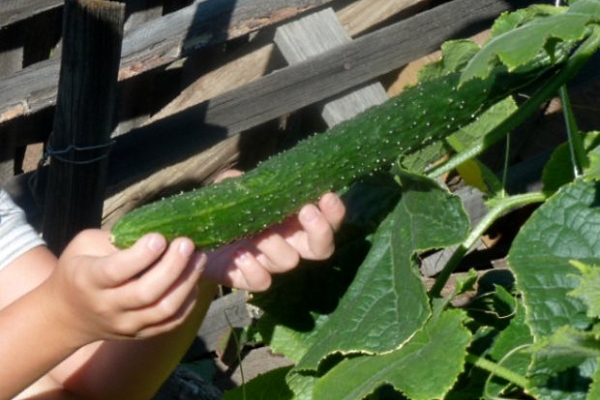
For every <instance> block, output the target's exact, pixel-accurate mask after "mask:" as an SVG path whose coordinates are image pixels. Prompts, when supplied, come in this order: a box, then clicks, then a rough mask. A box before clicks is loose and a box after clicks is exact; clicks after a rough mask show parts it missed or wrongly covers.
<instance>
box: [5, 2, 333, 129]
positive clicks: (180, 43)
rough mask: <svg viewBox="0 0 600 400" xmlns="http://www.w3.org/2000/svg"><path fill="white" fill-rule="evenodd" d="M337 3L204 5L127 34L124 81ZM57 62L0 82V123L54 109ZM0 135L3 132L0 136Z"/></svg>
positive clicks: (38, 65) (214, 3) (142, 26)
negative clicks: (203, 48) (298, 15)
mask: <svg viewBox="0 0 600 400" xmlns="http://www.w3.org/2000/svg"><path fill="white" fill-rule="evenodd" d="M332 1H333V0H268V1H265V0H262V1H257V0H204V1H200V2H196V3H194V4H193V5H191V6H188V7H185V8H183V9H181V10H178V11H176V12H173V13H170V14H167V15H165V16H163V17H161V18H158V19H155V20H152V21H149V22H147V23H144V24H140V25H138V26H136V27H135V28H134V29H132V30H130V31H128V32H126V34H125V37H124V39H123V46H122V53H121V68H120V71H119V76H120V78H121V79H125V78H129V77H132V76H135V75H138V74H140V73H142V72H144V71H147V70H150V69H152V68H156V67H160V66H163V65H167V64H169V63H171V62H173V61H175V60H177V59H179V58H181V57H183V56H185V55H186V54H188V53H189V52H190V51H193V50H194V49H197V48H199V47H202V46H208V45H213V44H218V43H222V42H224V41H225V40H228V39H232V38H236V37H240V36H242V35H245V34H247V33H250V32H253V31H256V30H259V29H261V28H264V27H266V26H268V25H271V24H274V23H277V22H281V21H283V20H285V19H287V18H292V17H293V16H295V15H296V14H298V13H300V12H303V11H305V10H308V9H310V8H314V7H318V6H321V5H323V4H326V3H330V2H332ZM59 62H60V60H58V59H51V60H48V61H44V62H40V63H36V64H34V65H31V66H29V67H27V68H24V69H23V70H21V71H18V72H16V73H14V74H11V75H8V76H6V77H3V78H1V79H0V88H2V90H1V91H0V124H1V123H2V122H4V121H7V120H10V119H12V118H15V117H18V116H21V115H27V114H30V113H33V112H37V111H39V110H41V109H43V108H45V107H50V106H53V105H54V104H55V101H56V91H57V86H58V73H59V68H60V67H59ZM0 134H1V132H0Z"/></svg>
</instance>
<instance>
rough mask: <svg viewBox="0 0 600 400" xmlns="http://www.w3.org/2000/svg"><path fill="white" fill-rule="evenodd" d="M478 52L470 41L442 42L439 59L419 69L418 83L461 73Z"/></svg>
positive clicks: (477, 46)
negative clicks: (451, 73) (453, 73)
mask: <svg viewBox="0 0 600 400" xmlns="http://www.w3.org/2000/svg"><path fill="white" fill-rule="evenodd" d="M478 51H479V45H478V44H477V43H475V42H473V41H471V40H465V39H460V40H449V41H447V42H444V43H443V44H442V46H441V53H442V57H441V59H440V60H439V61H436V62H432V63H429V64H427V65H425V66H424V67H423V68H421V70H420V71H419V82H422V81H425V80H428V79H434V78H437V77H439V76H441V75H444V74H447V73H450V72H459V71H461V70H462V69H463V68H464V67H465V66H466V65H467V63H468V62H469V60H471V58H473V56H474V55H475V54H477V52H478Z"/></svg>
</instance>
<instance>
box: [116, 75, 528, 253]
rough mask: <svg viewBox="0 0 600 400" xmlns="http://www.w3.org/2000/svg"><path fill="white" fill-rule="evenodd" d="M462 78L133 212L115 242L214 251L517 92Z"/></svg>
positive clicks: (428, 84)
mask: <svg viewBox="0 0 600 400" xmlns="http://www.w3.org/2000/svg"><path fill="white" fill-rule="evenodd" d="M459 76H460V75H459V74H458V73H452V74H447V75H444V76H441V77H439V78H435V79H431V80H427V81H424V82H421V83H419V84H417V85H415V86H413V87H411V88H408V89H406V90H405V91H403V92H402V93H401V94H400V95H398V96H396V97H394V98H392V99H390V100H389V101H387V102H385V103H383V104H382V105H379V106H375V107H372V108H370V109H368V110H366V111H365V112H363V113H362V114H360V115H358V116H357V117H355V118H353V119H351V120H349V121H346V122H343V123H340V124H339V125H336V126H335V127H333V128H332V129H330V130H329V131H327V132H325V133H321V134H316V135H313V136H311V137H310V138H308V139H306V140H304V141H302V142H300V143H299V144H297V145H296V146H295V147H293V148H292V149H290V150H288V151H286V152H283V153H281V154H278V155H276V156H274V157H272V158H270V159H269V160H267V161H264V162H262V163H261V164H260V165H259V166H258V167H256V168H255V169H254V170H252V171H249V172H247V173H246V174H244V175H242V176H240V177H236V178H232V179H227V180H225V181H223V182H221V183H218V184H215V185H211V186H207V187H204V188H201V189H197V190H195V191H191V192H188V193H184V194H180V195H177V196H173V197H170V198H167V199H164V200H161V201H158V202H155V203H151V204H148V205H145V206H143V207H140V208H138V209H136V210H133V211H132V212H130V213H129V214H126V215H125V216H124V217H123V218H122V219H120V220H119V221H118V222H117V223H116V224H115V226H114V227H113V229H112V237H113V242H114V244H115V245H116V246H118V247H128V246H130V245H132V244H133V243H134V242H135V241H136V240H137V239H139V238H140V237H141V236H142V235H144V234H146V233H148V232H160V233H162V234H163V235H165V236H166V237H167V239H169V240H170V239H173V238H175V237H178V236H186V237H189V238H191V239H192V240H193V241H194V242H195V243H196V245H197V246H199V247H202V248H214V247H217V246H219V245H222V244H225V243H229V242H232V241H234V240H236V239H239V238H241V237H244V236H248V235H251V234H254V233H257V232H259V231H261V230H262V229H264V228H265V227H267V226H269V225H271V224H273V223H277V222H279V221H282V220H283V219H284V218H285V217H286V216H289V215H291V214H293V213H295V212H297V211H298V210H299V208H300V207H301V206H302V205H303V204H306V203H308V202H313V201H315V200H317V199H318V198H319V196H321V195H322V194H323V193H325V192H327V191H330V190H333V191H336V190H340V189H342V188H344V187H347V186H348V185H350V184H351V183H352V182H354V181H356V180H357V179H360V178H361V177H364V176H365V175H367V174H371V173H373V172H375V171H378V170H381V169H383V168H388V167H389V166H390V165H391V164H392V163H393V162H394V161H395V160H396V159H397V157H398V156H399V155H401V154H407V153H409V152H412V151H415V150H418V149H420V148H422V147H423V146H425V145H427V144H428V143H430V142H432V141H434V140H439V139H442V138H445V137H447V136H448V135H450V134H452V133H453V132H455V131H456V130H457V129H459V128H460V127H462V126H464V125H466V124H468V123H470V122H472V121H473V120H474V119H475V118H476V117H477V116H478V115H479V114H480V113H481V112H483V111H484V110H485V109H487V108H488V107H489V106H491V105H492V104H494V103H495V102H497V101H498V100H500V99H501V98H504V97H506V96H508V95H510V92H511V90H510V88H508V87H507V86H506V85H501V87H498V86H499V85H497V84H493V85H492V84H491V83H490V82H488V81H482V80H472V81H469V82H467V83H465V84H463V85H461V86H460V88H458V87H457V82H458V79H459ZM513 78H514V77H512V78H511V79H513ZM514 79H516V80H519V79H518V78H514ZM509 81H510V79H509ZM511 82H512V81H511ZM512 83H515V82H512ZM512 83H511V85H510V87H520V86H521V85H520V84H521V83H522V82H519V83H518V84H512Z"/></svg>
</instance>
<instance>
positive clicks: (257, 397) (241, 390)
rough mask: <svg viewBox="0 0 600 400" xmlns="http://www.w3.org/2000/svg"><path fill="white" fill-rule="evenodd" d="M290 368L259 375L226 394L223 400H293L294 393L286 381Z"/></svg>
mask: <svg viewBox="0 0 600 400" xmlns="http://www.w3.org/2000/svg"><path fill="white" fill-rule="evenodd" d="M290 368H291V367H283V368H277V369H274V370H271V371H269V372H267V373H264V374H262V375H259V376H257V377H256V378H254V379H252V380H251V381H249V382H246V383H244V385H242V386H240V387H237V388H235V389H233V390H230V391H227V392H225V396H224V397H223V400H246V399H252V400H273V399H277V400H292V399H294V393H293V392H292V391H291V390H290V388H289V387H288V385H287V382H286V380H285V377H286V375H287V373H288V371H289V370H290Z"/></svg>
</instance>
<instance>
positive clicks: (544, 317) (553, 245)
mask: <svg viewBox="0 0 600 400" xmlns="http://www.w3.org/2000/svg"><path fill="white" fill-rule="evenodd" d="M599 194H600V184H599V183H598V182H596V181H586V180H582V179H580V180H577V181H575V182H573V183H571V184H569V185H565V186H564V187H563V188H561V189H560V190H559V191H558V192H556V194H555V195H553V196H552V197H551V198H549V199H548V200H547V201H546V203H545V204H543V205H542V206H541V207H540V208H539V209H538V210H537V211H536V212H535V213H534V214H533V215H532V216H531V218H530V219H529V220H528V222H527V223H526V224H525V225H524V226H523V227H522V229H521V231H520V233H519V235H518V236H517V237H516V238H515V240H514V242H513V245H512V247H511V250H510V252H509V255H508V261H509V264H510V267H511V268H512V270H513V272H514V273H515V276H516V283H517V288H518V290H519V291H520V292H521V293H522V295H523V304H524V305H525V308H526V320H527V323H528V325H529V326H530V328H531V332H532V335H533V338H534V341H535V343H538V342H540V341H543V340H545V339H546V338H548V337H550V336H552V335H553V334H554V333H555V332H557V331H558V330H560V329H561V328H562V327H563V326H571V327H573V328H574V329H578V330H586V329H588V328H589V327H590V326H591V325H592V324H593V322H594V320H593V319H592V318H590V317H588V316H587V315H586V313H587V307H586V305H585V303H584V302H583V301H581V300H580V299H578V298H576V297H574V296H570V295H569V293H570V292H571V291H573V290H574V289H575V288H576V287H577V286H578V283H579V282H578V279H577V278H576V277H575V276H574V271H575V272H576V270H575V269H574V268H573V267H572V265H571V264H570V262H571V261H572V260H579V261H581V262H583V263H589V264H598V263H600V207H599V205H600V204H599V203H598V198H599ZM574 364H575V365H574ZM595 364H596V362H595V359H594V358H581V357H579V358H568V357H565V354H563V353H562V352H557V353H552V352H548V353H547V354H546V353H544V354H534V359H533V364H532V366H531V367H530V369H529V375H530V377H531V380H532V382H533V384H532V387H531V388H530V390H531V392H532V393H533V394H534V395H536V396H537V397H538V398H540V399H567V400H568V399H582V398H584V394H585V392H586V391H587V388H588V386H589V384H590V380H591V376H592V374H593V373H594V371H595Z"/></svg>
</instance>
